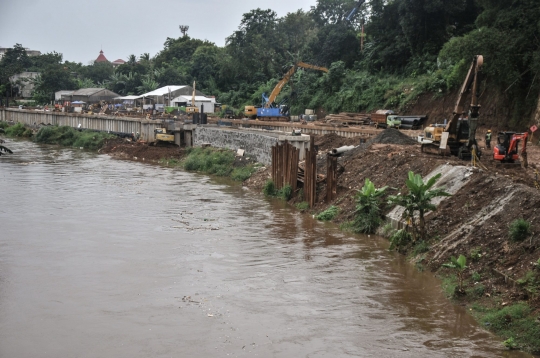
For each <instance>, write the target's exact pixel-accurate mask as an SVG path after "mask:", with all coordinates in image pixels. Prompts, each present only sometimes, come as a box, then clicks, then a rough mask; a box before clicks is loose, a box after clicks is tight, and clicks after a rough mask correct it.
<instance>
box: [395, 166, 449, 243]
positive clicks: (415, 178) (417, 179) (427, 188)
mask: <svg viewBox="0 0 540 358" xmlns="http://www.w3.org/2000/svg"><path fill="white" fill-rule="evenodd" d="M440 177H441V174H440V173H439V174H437V175H435V176H433V177H431V178H429V180H428V181H427V182H425V183H424V180H423V179H422V176H420V174H414V173H413V172H412V171H410V172H409V178H408V179H407V180H406V181H405V184H406V185H407V189H408V193H407V194H404V195H401V194H398V195H392V196H389V197H388V200H389V201H390V203H393V204H397V205H399V206H402V207H403V208H405V211H404V212H403V218H404V219H405V220H407V222H410V223H411V225H412V229H413V237H414V240H415V241H416V238H417V235H418V234H419V235H420V238H421V239H422V240H425V236H426V221H425V215H426V214H427V213H428V212H430V211H434V210H435V209H436V206H435V205H434V204H433V203H431V200H432V199H433V198H435V197H437V196H450V194H448V193H447V192H445V191H444V189H443V188H438V189H432V187H433V185H435V183H436V182H437V180H439V178H440ZM415 212H418V225H417V224H416V219H415V216H414V215H415Z"/></svg>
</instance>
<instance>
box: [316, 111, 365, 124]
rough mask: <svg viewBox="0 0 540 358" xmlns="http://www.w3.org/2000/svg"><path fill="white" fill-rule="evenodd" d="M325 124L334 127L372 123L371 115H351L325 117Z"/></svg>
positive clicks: (345, 113)
mask: <svg viewBox="0 0 540 358" xmlns="http://www.w3.org/2000/svg"><path fill="white" fill-rule="evenodd" d="M325 122H326V123H327V124H331V125H334V126H339V125H366V124H370V123H371V115H370V114H369V113H349V112H341V113H339V114H329V115H327V116H326V117H325Z"/></svg>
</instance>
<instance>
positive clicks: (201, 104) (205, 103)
mask: <svg viewBox="0 0 540 358" xmlns="http://www.w3.org/2000/svg"><path fill="white" fill-rule="evenodd" d="M192 97H193V96H192V95H189V96H178V97H176V98H174V99H173V100H172V101H171V103H172V104H171V106H173V107H180V106H191V102H192ZM215 106H216V98H215V97H207V96H195V107H198V108H199V112H200V113H214V112H215Z"/></svg>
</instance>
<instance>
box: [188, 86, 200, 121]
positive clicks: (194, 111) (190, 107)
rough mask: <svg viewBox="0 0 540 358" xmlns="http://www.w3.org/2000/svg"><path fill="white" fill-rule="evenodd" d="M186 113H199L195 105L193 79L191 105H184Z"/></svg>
mask: <svg viewBox="0 0 540 358" xmlns="http://www.w3.org/2000/svg"><path fill="white" fill-rule="evenodd" d="M186 113H187V114H191V113H199V107H197V106H196V105H195V81H193V94H192V96H191V106H188V107H186Z"/></svg>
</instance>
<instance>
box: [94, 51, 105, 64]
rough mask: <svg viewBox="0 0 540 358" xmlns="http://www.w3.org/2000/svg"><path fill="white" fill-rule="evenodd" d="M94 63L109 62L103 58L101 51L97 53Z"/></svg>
mask: <svg viewBox="0 0 540 358" xmlns="http://www.w3.org/2000/svg"><path fill="white" fill-rule="evenodd" d="M94 62H95V63H98V62H109V60H107V57H105V55H104V54H103V50H101V51H99V56H98V57H97V58H96V59H95V60H94Z"/></svg>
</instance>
